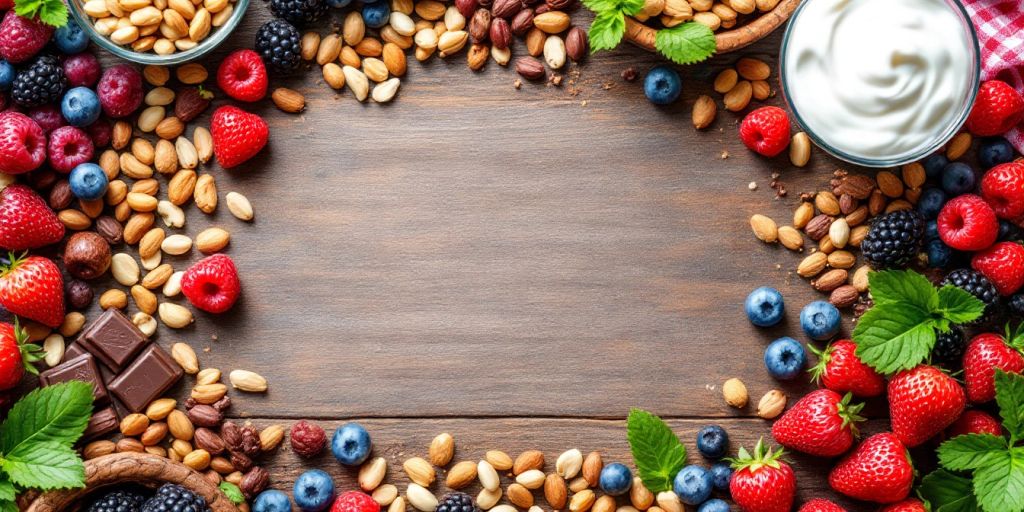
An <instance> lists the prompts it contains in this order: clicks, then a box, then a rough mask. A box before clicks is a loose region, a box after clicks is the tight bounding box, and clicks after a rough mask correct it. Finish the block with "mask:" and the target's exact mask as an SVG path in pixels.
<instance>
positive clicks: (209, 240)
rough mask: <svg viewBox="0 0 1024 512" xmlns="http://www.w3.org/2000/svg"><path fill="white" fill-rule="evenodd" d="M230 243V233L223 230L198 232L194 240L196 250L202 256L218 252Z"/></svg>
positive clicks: (214, 229) (215, 229)
mask: <svg viewBox="0 0 1024 512" xmlns="http://www.w3.org/2000/svg"><path fill="white" fill-rule="evenodd" d="M230 241H231V233H229V232H228V231H227V230H226V229H223V228H217V227H213V228H207V229H204V230H202V231H200V232H199V234H198V235H196V238H195V245H196V249H199V252H201V253H203V254H213V253H215V252H220V251H222V250H224V248H225V247H227V245H228V243H230Z"/></svg>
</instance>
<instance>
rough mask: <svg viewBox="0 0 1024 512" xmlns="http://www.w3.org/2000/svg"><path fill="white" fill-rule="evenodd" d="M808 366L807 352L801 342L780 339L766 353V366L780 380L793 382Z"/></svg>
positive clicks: (785, 338)
mask: <svg viewBox="0 0 1024 512" xmlns="http://www.w3.org/2000/svg"><path fill="white" fill-rule="evenodd" d="M806 364H807V351H806V350H804V347H803V345H801V344H800V342H798V341H796V340H794V339H793V338H790V337H783V338H779V339H777V340H775V341H773V342H772V343H771V345H768V348H766V349H765V351H764V366H765V368H767V369H768V373H769V374H771V376H772V377H774V378H776V379H778V380H791V379H794V378H796V376H797V375H800V373H801V372H802V371H803V369H804V365H806Z"/></svg>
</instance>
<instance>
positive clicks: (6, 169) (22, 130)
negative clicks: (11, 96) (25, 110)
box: [0, 111, 46, 174]
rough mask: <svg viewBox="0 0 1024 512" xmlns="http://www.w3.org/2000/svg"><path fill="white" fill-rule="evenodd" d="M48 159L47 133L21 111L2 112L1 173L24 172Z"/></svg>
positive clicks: (0, 139) (0, 126)
mask: <svg viewBox="0 0 1024 512" xmlns="http://www.w3.org/2000/svg"><path fill="white" fill-rule="evenodd" d="M45 161H46V134H45V133H43V129H42V128H40V126H39V124H38V123H36V122H35V121H33V120H32V118H30V117H28V116H26V115H25V114H22V113H20V112H10V111H7V112H0V173H4V174H22V173H26V172H29V171H31V170H34V169H36V168H37V167H39V166H40V165H43V162H45Z"/></svg>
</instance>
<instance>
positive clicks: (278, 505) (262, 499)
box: [252, 489, 292, 512]
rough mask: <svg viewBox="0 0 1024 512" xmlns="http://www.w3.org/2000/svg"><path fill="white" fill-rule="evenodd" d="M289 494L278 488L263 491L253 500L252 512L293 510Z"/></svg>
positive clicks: (289, 511)
mask: <svg viewBox="0 0 1024 512" xmlns="http://www.w3.org/2000/svg"><path fill="white" fill-rule="evenodd" d="M291 510H292V502H291V501H288V495H287V494H285V493H283V492H281V491H278V490H276V489H270V490H268V491H263V492H261V493H260V494H259V495H258V496H256V501H253V502H252V512H291Z"/></svg>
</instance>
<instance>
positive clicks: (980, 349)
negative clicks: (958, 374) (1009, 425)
mask: <svg viewBox="0 0 1024 512" xmlns="http://www.w3.org/2000/svg"><path fill="white" fill-rule="evenodd" d="M1022 352H1024V329H1021V328H1020V327H1018V329H1017V331H1016V332H1007V336H1006V338H1003V337H1001V336H999V335H998V334H993V333H986V334H979V335H977V336H975V337H974V338H973V339H972V340H971V341H970V343H968V344H967V348H966V349H965V350H964V385H965V386H966V387H967V398H968V399H969V400H970V401H971V402H974V403H976V404H978V403H983V402H988V401H989V400H992V399H994V398H995V397H996V369H997V368H998V369H1000V370H1003V371H1004V372H1007V373H1024V355H1021V354H1022Z"/></svg>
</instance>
